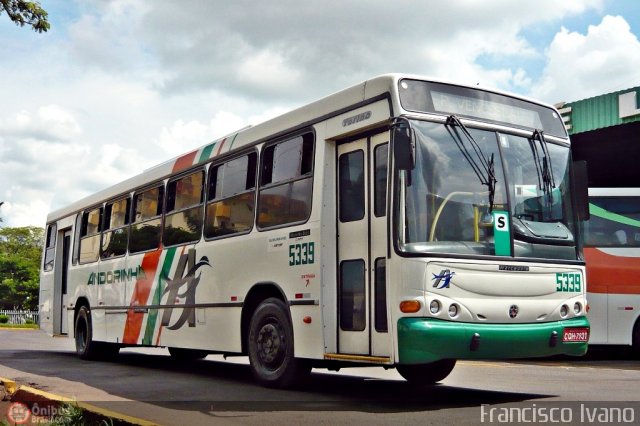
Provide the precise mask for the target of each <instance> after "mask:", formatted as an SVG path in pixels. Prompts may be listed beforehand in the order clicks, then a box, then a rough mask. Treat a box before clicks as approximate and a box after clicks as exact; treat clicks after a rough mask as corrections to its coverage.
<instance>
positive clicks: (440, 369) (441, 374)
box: [396, 359, 456, 386]
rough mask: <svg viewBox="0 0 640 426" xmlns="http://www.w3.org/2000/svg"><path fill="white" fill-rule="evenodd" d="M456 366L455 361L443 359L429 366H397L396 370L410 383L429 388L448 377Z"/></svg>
mask: <svg viewBox="0 0 640 426" xmlns="http://www.w3.org/2000/svg"><path fill="white" fill-rule="evenodd" d="M455 365H456V360H455V359H441V360H439V361H435V362H431V363H429V364H401V365H396V369H397V370H398V373H400V375H401V376H402V377H404V379H405V380H406V381H408V382H409V383H411V384H413V385H421V386H428V385H432V384H434V383H436V382H439V381H440V380H443V379H444V378H445V377H447V376H448V375H449V373H451V371H452V370H453V367H455Z"/></svg>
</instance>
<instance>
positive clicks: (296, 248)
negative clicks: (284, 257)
mask: <svg viewBox="0 0 640 426" xmlns="http://www.w3.org/2000/svg"><path fill="white" fill-rule="evenodd" d="M314 262H315V243H314V242H313V241H311V242H308V243H300V244H291V245H290V246H289V266H295V265H310V264H312V263H314Z"/></svg>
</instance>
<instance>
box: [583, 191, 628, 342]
mask: <svg viewBox="0 0 640 426" xmlns="http://www.w3.org/2000/svg"><path fill="white" fill-rule="evenodd" d="M589 210H590V213H591V216H590V219H589V220H587V221H585V222H584V232H583V235H584V256H585V259H586V261H587V281H588V282H589V287H588V293H587V296H588V300H589V314H588V317H589V321H590V323H591V327H592V328H591V336H590V340H589V343H590V344H597V345H629V346H632V348H633V350H634V352H635V353H636V354H640V188H589Z"/></svg>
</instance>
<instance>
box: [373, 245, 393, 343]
mask: <svg viewBox="0 0 640 426" xmlns="http://www.w3.org/2000/svg"><path fill="white" fill-rule="evenodd" d="M386 270H387V263H386V259H385V258H384V257H380V258H378V259H376V263H375V273H374V279H375V296H374V297H375V302H374V303H375V309H376V312H375V318H374V323H375V326H376V330H377V331H379V332H387V331H389V327H388V326H387V278H386V277H387V274H386Z"/></svg>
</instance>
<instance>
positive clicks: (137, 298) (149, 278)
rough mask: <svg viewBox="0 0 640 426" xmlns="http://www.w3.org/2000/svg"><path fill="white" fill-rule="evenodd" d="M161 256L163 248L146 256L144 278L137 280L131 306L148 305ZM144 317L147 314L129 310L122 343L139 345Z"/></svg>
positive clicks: (143, 267) (143, 264) (143, 265)
mask: <svg viewBox="0 0 640 426" xmlns="http://www.w3.org/2000/svg"><path fill="white" fill-rule="evenodd" d="M161 254H162V248H159V249H158V250H156V251H152V252H149V253H146V254H145V255H144V258H143V259H142V270H143V271H144V277H143V278H140V279H138V280H136V286H135V288H134V289H133V295H132V296H131V303H130V304H129V306H131V307H135V306H139V305H143V306H144V305H146V304H147V301H148V300H149V294H150V293H151V288H152V287H153V281H154V280H155V277H156V271H157V270H158V262H159V261H160V255H161ZM144 315H145V314H144V313H143V312H135V311H134V309H129V310H128V311H127V322H126V324H125V326H124V334H123V336H122V343H128V344H136V343H138V339H139V338H140V330H141V329H142V322H143V320H144Z"/></svg>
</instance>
